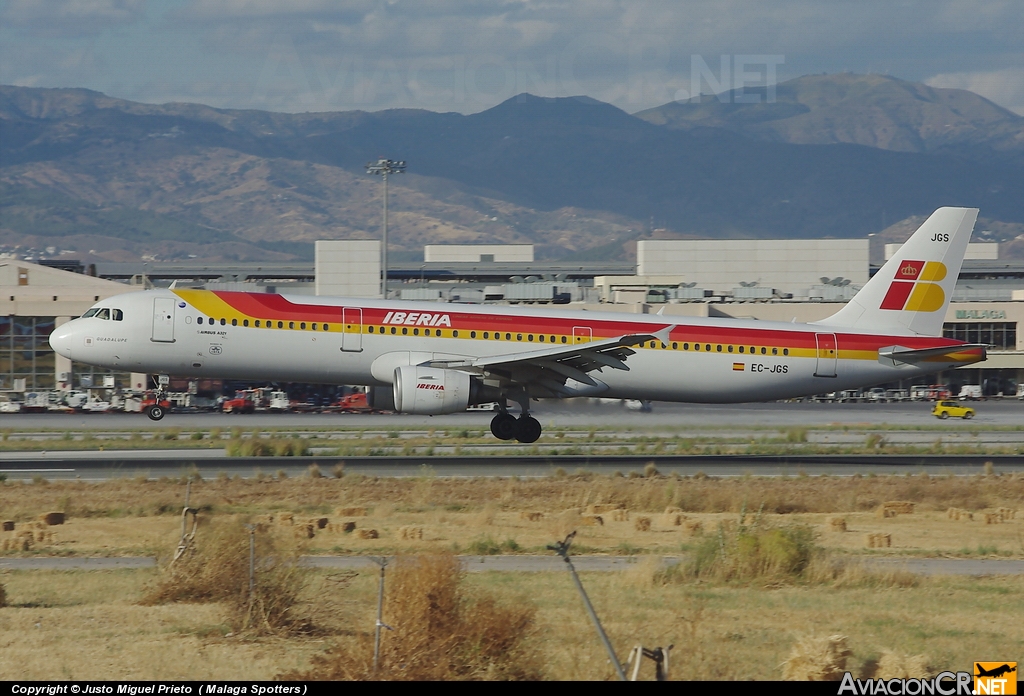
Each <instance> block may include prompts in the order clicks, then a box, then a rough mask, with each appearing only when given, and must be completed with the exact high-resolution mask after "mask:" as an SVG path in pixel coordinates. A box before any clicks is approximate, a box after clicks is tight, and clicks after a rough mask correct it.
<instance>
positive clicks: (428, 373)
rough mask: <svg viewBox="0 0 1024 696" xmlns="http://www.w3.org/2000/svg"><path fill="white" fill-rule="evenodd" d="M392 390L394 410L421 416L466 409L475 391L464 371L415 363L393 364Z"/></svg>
mask: <svg viewBox="0 0 1024 696" xmlns="http://www.w3.org/2000/svg"><path fill="white" fill-rule="evenodd" d="M394 390H395V410H396V411H400V412H402V413H415V414H418V415H423V416H434V415H437V414H440V413H456V412H457V411H465V410H466V407H467V406H469V404H470V398H471V396H472V393H473V392H474V391H475V390H474V389H473V380H472V377H471V376H470V375H468V374H467V373H465V372H459V371H457V370H445V369H442V368H439V367H420V366H418V365H403V366H401V367H397V368H395V386H394Z"/></svg>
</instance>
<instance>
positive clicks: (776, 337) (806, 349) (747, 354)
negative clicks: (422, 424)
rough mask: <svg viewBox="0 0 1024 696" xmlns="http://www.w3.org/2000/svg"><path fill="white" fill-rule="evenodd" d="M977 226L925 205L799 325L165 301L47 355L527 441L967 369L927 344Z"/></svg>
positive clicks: (237, 297) (184, 298) (170, 297)
mask: <svg viewBox="0 0 1024 696" xmlns="http://www.w3.org/2000/svg"><path fill="white" fill-rule="evenodd" d="M977 216H978V211H977V210H976V209H973V208H940V209H939V210H937V211H936V212H935V213H933V214H932V215H931V217H929V218H928V220H926V221H925V223H924V224H923V225H922V226H921V227H920V229H918V230H917V232H916V233H914V235H913V236H912V237H911V238H910V240H909V241H908V242H907V243H906V244H904V245H903V247H902V248H901V249H900V251H899V252H898V253H897V254H896V256H895V257H893V258H892V259H891V260H890V261H889V262H888V263H886V264H885V266H883V267H882V268H881V269H880V270H879V271H878V273H877V274H876V275H875V276H874V277H873V278H872V279H871V280H870V281H869V282H868V283H867V284H866V285H865V286H864V287H863V288H862V289H861V290H860V292H858V293H857V295H856V296H855V297H854V298H853V299H852V300H851V301H850V302H849V303H848V304H846V305H845V306H843V308H842V309H840V310H839V311H838V312H836V313H835V314H834V315H832V316H831V317H829V318H827V319H823V320H821V321H817V322H813V323H809V324H797V323H777V322H767V321H756V320H742V319H720V318H708V317H672V318H669V317H665V316H660V315H623V314H612V313H603V312H591V311H556V310H550V309H533V308H524V307H495V306H466V305H439V304H434V303H423V302H420V303H415V302H393V301H387V300H356V299H339V298H330V297H309V296H286V295H275V294H266V293H245V292H218V291H208V290H191V289H168V290H147V291H145V292H136V293H126V294H124V295H117V296H114V297H110V298H108V299H106V300H103V301H101V302H98V303H96V305H94V306H93V307H92V308H91V309H89V310H88V311H87V312H86V313H85V314H84V315H82V317H81V318H79V319H75V320H73V321H70V322H68V323H66V324H64V325H62V326H60V327H58V328H57V329H56V330H55V331H54V332H53V334H51V336H50V345H51V346H53V349H54V350H55V351H57V352H58V353H60V354H61V355H63V356H65V357H67V358H70V359H72V360H75V361H77V362H82V363H87V364H91V365H99V366H103V367H109V368H113V369H118V370H125V371H132V372H145V373H149V374H166V375H175V376H180V377H212V378H224V379H238V380H259V381H280V382H313V383H322V384H351V385H365V386H367V387H370V388H371V393H372V398H373V399H374V400H375V403H376V405H378V406H382V407H384V408H391V407H392V406H393V408H394V410H396V411H400V412H402V413H415V414H441V413H453V412H456V411H463V410H465V409H466V407H467V406H469V405H471V404H478V403H487V402H492V401H496V402H498V404H499V406H500V410H499V412H498V414H497V415H495V416H494V419H493V420H492V421H491V432H492V433H493V434H494V435H495V437H498V438H500V439H502V440H512V439H516V440H519V441H520V442H534V441H536V440H537V438H538V437H540V434H541V425H540V423H539V422H538V421H537V419H535V418H533V417H531V416H530V402H531V400H532V399H538V398H567V397H575V396H602V397H610V398H620V399H655V400H661V401H687V402H702V403H727V402H744V401H769V400H775V399H786V398H791V397H797V396H805V395H810V394H818V393H821V392H826V391H836V390H842V389H852V388H859V387H864V386H868V385H872V384H880V383H883V382H890V381H894V380H899V379H906V378H914V377H917V376H919V375H925V374H928V373H931V372H937V371H939V370H943V369H947V368H952V367H958V366H962V365H969V364H971V363H976V362H979V361H982V360H984V359H985V346H984V345H977V344H967V343H963V342H962V341H955V340H952V339H947V338H943V337H942V322H943V318H944V316H945V313H946V307H947V305H948V303H949V298H950V295H951V294H952V292H953V286H954V285H955V283H956V279H957V276H958V275H959V272H960V266H961V263H962V261H963V257H964V253H965V251H966V249H967V242H968V240H969V239H970V236H971V232H972V230H973V229H974V222H975V220H976V218H977ZM392 397H393V404H392V403H391V401H392ZM510 401H511V402H515V403H518V404H519V405H520V407H521V411H520V415H519V416H518V417H515V416H513V415H512V414H511V413H509V412H508V410H507V404H508V402H510ZM385 402H386V403H385ZM148 415H149V417H150V418H152V419H154V420H159V419H160V418H162V417H163V415H164V409H163V408H162V407H161V406H152V407H150V409H149V412H148Z"/></svg>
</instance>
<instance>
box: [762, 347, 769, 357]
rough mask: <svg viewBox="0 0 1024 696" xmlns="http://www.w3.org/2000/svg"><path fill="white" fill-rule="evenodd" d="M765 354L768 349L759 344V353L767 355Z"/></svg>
mask: <svg viewBox="0 0 1024 696" xmlns="http://www.w3.org/2000/svg"><path fill="white" fill-rule="evenodd" d="M767 354H768V349H767V348H765V347H764V346H761V355H767Z"/></svg>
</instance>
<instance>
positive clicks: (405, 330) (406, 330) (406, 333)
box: [402, 326, 418, 336]
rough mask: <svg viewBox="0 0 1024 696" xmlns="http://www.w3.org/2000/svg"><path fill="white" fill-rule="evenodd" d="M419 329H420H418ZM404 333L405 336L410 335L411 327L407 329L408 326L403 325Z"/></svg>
mask: <svg viewBox="0 0 1024 696" xmlns="http://www.w3.org/2000/svg"><path fill="white" fill-rule="evenodd" d="M417 330H418V329H417ZM402 335H403V336H408V335H409V329H407V328H405V327H404V326H403V327H402Z"/></svg>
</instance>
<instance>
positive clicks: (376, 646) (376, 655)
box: [373, 556, 390, 674]
mask: <svg viewBox="0 0 1024 696" xmlns="http://www.w3.org/2000/svg"><path fill="white" fill-rule="evenodd" d="M377 565H379V566H380V586H379V588H378V590H377V625H376V627H375V630H374V634H373V673H374V674H377V666H378V664H379V663H380V629H381V627H383V626H384V622H383V621H382V620H381V619H382V618H383V613H384V569H385V568H386V567H387V565H388V559H387V557H386V556H381V557H380V560H379V561H377ZM388 628H390V627H388Z"/></svg>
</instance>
